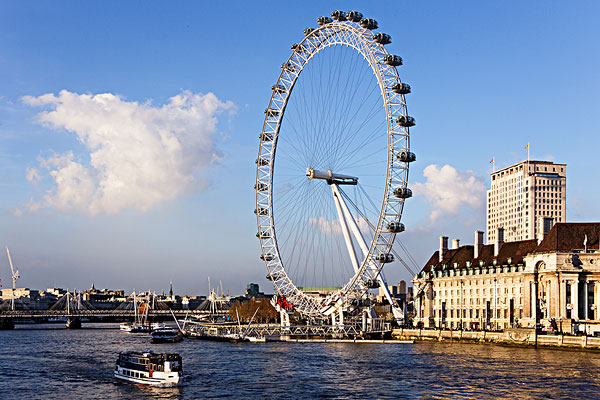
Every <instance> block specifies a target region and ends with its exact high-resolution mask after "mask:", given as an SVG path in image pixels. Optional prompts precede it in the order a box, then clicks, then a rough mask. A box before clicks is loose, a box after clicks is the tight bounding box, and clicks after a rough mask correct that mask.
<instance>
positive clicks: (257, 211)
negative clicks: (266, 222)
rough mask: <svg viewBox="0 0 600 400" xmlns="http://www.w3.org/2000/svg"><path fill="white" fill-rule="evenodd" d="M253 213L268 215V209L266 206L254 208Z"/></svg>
mask: <svg viewBox="0 0 600 400" xmlns="http://www.w3.org/2000/svg"><path fill="white" fill-rule="evenodd" d="M254 214H256V215H269V210H268V209H266V208H262V207H260V208H255V209H254Z"/></svg>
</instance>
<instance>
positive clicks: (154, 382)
mask: <svg viewBox="0 0 600 400" xmlns="http://www.w3.org/2000/svg"><path fill="white" fill-rule="evenodd" d="M114 378H115V379H116V380H119V381H123V382H129V383H135V384H137V385H142V386H153V387H164V388H168V387H176V386H181V384H183V376H179V375H178V376H176V377H169V378H164V379H163V378H150V377H134V376H127V375H124V374H123V373H119V372H118V371H115V373H114Z"/></svg>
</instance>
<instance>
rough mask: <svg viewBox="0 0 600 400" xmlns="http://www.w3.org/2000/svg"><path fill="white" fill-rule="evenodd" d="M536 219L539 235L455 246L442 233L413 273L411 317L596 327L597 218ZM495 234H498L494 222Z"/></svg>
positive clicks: (432, 321)
mask: <svg viewBox="0 0 600 400" xmlns="http://www.w3.org/2000/svg"><path fill="white" fill-rule="evenodd" d="M549 225H550V224H548V221H547V220H546V221H545V220H543V219H542V220H540V227H539V229H540V231H539V235H538V239H537V240H536V239H531V240H521V241H515V242H505V243H503V242H502V241H501V240H496V242H495V243H494V244H488V245H483V232H480V231H477V232H475V244H474V245H467V246H459V245H458V244H459V243H458V240H454V241H453V242H454V245H453V246H452V248H451V249H449V248H448V238H447V237H444V236H442V237H441V238H440V249H439V250H438V251H436V252H435V253H434V254H433V255H432V256H431V258H430V259H429V261H428V262H427V264H426V265H425V266H424V267H423V269H422V270H421V271H420V272H419V273H418V274H417V275H416V276H415V279H414V280H413V284H414V297H415V298H414V302H415V303H414V305H415V319H414V321H415V323H418V324H420V325H422V326H424V327H431V328H433V327H435V328H440V327H445V328H454V329H493V330H499V329H505V328H509V327H519V326H520V327H533V326H534V325H535V324H536V322H537V323H541V324H542V325H543V326H553V327H554V329H557V330H562V331H564V332H569V331H573V329H580V327H581V326H583V327H585V329H587V330H588V332H589V330H590V329H591V330H592V331H594V330H597V331H600V309H599V307H598V306H597V305H598V303H599V302H600V265H599V264H600V223H557V224H555V225H554V226H553V227H552V228H551V229H550V231H549V232H546V229H547V228H546V229H544V227H548V226H549ZM498 230H499V232H497V233H496V235H495V237H496V238H502V236H503V235H502V233H503V232H502V230H501V228H499V229H498Z"/></svg>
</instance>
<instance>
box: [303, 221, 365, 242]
mask: <svg viewBox="0 0 600 400" xmlns="http://www.w3.org/2000/svg"><path fill="white" fill-rule="evenodd" d="M308 223H309V224H311V225H314V226H316V227H317V228H318V229H319V231H320V232H321V233H324V234H326V235H341V234H342V225H341V224H340V219H339V218H336V219H334V220H332V221H330V220H328V219H326V218H325V217H319V218H309V219H308ZM357 224H358V229H359V230H360V231H361V233H362V234H363V237H369V235H371V228H370V227H369V223H368V222H367V220H366V219H365V218H363V217H362V216H361V217H359V218H358V221H357Z"/></svg>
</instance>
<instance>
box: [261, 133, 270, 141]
mask: <svg viewBox="0 0 600 400" xmlns="http://www.w3.org/2000/svg"><path fill="white" fill-rule="evenodd" d="M259 138H260V140H262V141H263V142H270V141H271V140H273V134H272V133H271V132H263V133H261V134H260V136H259Z"/></svg>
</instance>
